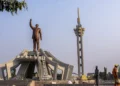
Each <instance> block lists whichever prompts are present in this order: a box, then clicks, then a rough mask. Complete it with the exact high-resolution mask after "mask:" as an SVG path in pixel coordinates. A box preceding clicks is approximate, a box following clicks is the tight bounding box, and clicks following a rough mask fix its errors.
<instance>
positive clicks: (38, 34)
mask: <svg viewBox="0 0 120 86" xmlns="http://www.w3.org/2000/svg"><path fill="white" fill-rule="evenodd" d="M30 27H31V29H32V30H33V34H32V39H33V51H36V45H37V50H39V48H40V46H39V39H41V40H42V33H41V29H40V28H39V25H38V24H36V26H35V27H33V26H32V19H30Z"/></svg>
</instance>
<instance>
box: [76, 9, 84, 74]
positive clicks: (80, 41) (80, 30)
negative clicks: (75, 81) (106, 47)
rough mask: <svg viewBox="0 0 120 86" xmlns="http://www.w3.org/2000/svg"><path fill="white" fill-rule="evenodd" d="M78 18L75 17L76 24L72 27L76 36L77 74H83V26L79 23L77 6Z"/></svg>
mask: <svg viewBox="0 0 120 86" xmlns="http://www.w3.org/2000/svg"><path fill="white" fill-rule="evenodd" d="M77 13H78V18H77V25H76V28H75V29H74V32H75V35H76V37H77V56H78V76H81V74H82V75H84V58H83V39H82V37H83V34H84V30H85V29H84V28H83V27H82V25H81V23H80V17H79V8H78V9H77Z"/></svg>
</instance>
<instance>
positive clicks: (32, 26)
mask: <svg viewBox="0 0 120 86" xmlns="http://www.w3.org/2000/svg"><path fill="white" fill-rule="evenodd" d="M30 27H31V29H34V27H33V26H32V19H30Z"/></svg>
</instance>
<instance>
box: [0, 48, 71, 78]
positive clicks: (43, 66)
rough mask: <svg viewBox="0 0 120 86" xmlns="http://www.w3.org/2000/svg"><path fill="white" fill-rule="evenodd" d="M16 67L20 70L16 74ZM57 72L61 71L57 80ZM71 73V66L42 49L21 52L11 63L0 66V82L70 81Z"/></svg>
mask: <svg viewBox="0 0 120 86" xmlns="http://www.w3.org/2000/svg"><path fill="white" fill-rule="evenodd" d="M18 66H20V68H19V69H18V72H17V73H16V72H15V70H16V69H17V67H18ZM35 67H36V68H37V69H36V70H37V73H36V74H35V73H34V71H35ZM5 70H6V74H5V72H4V71H5ZM58 70H61V71H62V73H61V74H60V75H59V79H58ZM72 72H73V66H72V65H69V64H66V63H64V62H61V61H59V60H58V59H57V58H56V57H54V56H53V55H52V54H51V53H50V52H48V51H43V50H42V49H40V52H33V51H28V50H23V51H22V52H21V53H20V54H19V55H17V56H16V57H15V58H14V59H12V60H11V61H8V62H6V63H4V64H0V80H24V79H31V80H68V79H71V76H72Z"/></svg>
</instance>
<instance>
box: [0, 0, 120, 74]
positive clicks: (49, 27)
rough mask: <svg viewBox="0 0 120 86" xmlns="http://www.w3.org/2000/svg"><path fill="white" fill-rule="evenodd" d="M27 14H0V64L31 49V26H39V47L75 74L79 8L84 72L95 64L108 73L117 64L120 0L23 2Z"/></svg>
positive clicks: (119, 45)
mask: <svg viewBox="0 0 120 86" xmlns="http://www.w3.org/2000/svg"><path fill="white" fill-rule="evenodd" d="M26 2H27V3H28V11H26V10H23V11H19V12H18V15H14V16H12V15H11V14H10V13H7V12H0V26H1V27H0V58H1V60H0V63H4V62H7V61H9V60H11V59H12V58H15V56H16V55H18V54H19V53H20V52H21V51H22V50H24V49H28V50H32V39H31V37H32V30H31V29H30V27H29V19H30V18H32V20H33V25H35V24H36V23H38V24H39V26H40V28H41V29H42V35H43V40H42V41H41V48H42V49H43V50H48V51H50V52H51V53H52V54H53V55H54V56H55V57H56V58H58V59H59V60H61V61H63V62H65V63H68V64H71V65H73V66H74V72H77V47H76V44H77V43H76V36H75V34H74V31H73V29H74V28H75V27H76V24H77V8H78V7H79V9H80V19H81V24H82V26H83V27H84V28H85V33H84V36H83V48H84V63H85V73H88V72H94V69H95V66H96V65H98V67H99V69H100V71H103V69H104V66H105V67H107V68H108V70H109V71H111V70H112V68H113V66H114V64H119V62H120V23H119V21H120V0H26Z"/></svg>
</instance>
